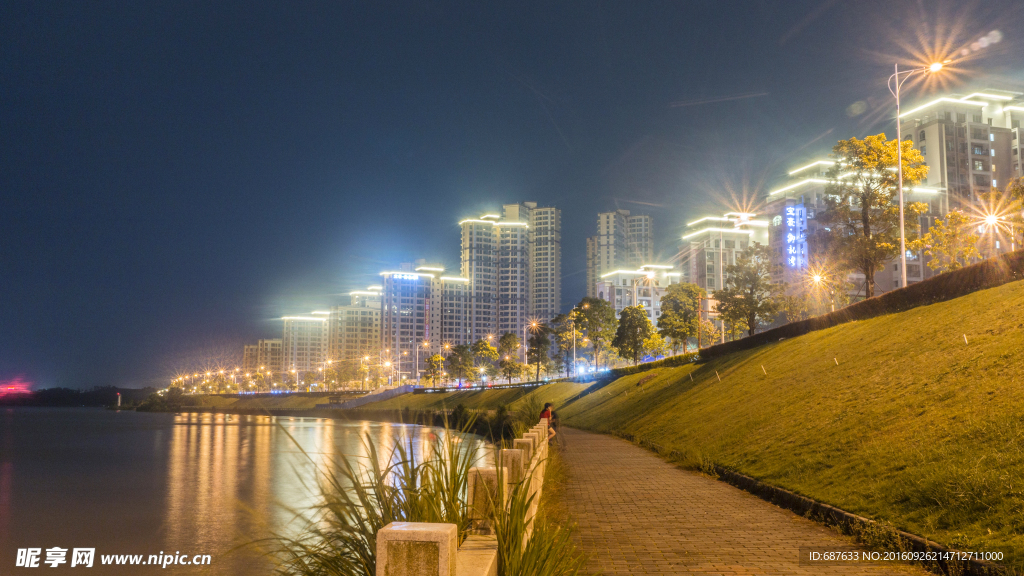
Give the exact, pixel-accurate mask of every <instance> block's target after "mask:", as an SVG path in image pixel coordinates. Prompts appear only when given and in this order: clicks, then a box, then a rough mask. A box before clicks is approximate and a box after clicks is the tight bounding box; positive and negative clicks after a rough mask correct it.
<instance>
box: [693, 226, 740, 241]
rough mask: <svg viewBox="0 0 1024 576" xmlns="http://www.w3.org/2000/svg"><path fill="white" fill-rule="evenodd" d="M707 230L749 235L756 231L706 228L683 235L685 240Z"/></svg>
mask: <svg viewBox="0 0 1024 576" xmlns="http://www.w3.org/2000/svg"><path fill="white" fill-rule="evenodd" d="M705 232H729V233H734V234H747V235H750V234H753V233H754V231H753V230H742V229H740V228H704V229H703V230H697V231H696V232H691V233H689V234H686V235H685V236H683V240H686V239H687V238H692V237H694V236H696V235H698V234H703V233H705Z"/></svg>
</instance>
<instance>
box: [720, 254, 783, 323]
mask: <svg viewBox="0 0 1024 576" xmlns="http://www.w3.org/2000/svg"><path fill="white" fill-rule="evenodd" d="M774 256H775V252H774V251H773V250H772V249H771V248H769V247H767V246H762V245H760V244H751V245H750V246H748V247H747V249H746V250H743V251H742V252H737V253H736V263H735V264H731V265H729V266H726V267H725V288H724V289H722V290H719V291H717V292H715V299H716V300H718V307H717V310H718V315H719V316H720V317H721V318H722V319H723V320H724V321H726V322H729V323H732V324H742V325H743V326H745V327H746V329H747V333H748V334H749V335H751V336H753V335H754V330H756V329H757V327H758V326H759V325H760V324H769V323H771V322H773V321H774V320H775V317H776V315H778V312H779V306H780V302H779V296H780V295H781V294H782V293H783V291H784V290H785V286H784V285H782V284H776V283H774V282H772V273H774V272H775V271H776V269H777V268H778V266H777V265H776V264H774V262H773V260H774Z"/></svg>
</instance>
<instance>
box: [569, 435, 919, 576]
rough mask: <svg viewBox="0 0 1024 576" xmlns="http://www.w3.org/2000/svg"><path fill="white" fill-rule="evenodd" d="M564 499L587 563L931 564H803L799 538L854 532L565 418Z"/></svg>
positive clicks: (597, 566) (708, 570)
mask: <svg viewBox="0 0 1024 576" xmlns="http://www.w3.org/2000/svg"><path fill="white" fill-rule="evenodd" d="M559 434H560V435H561V436H562V438H561V445H562V455H563V460H564V463H565V468H566V474H567V476H568V478H567V483H566V487H565V500H566V502H565V503H566V505H567V506H568V508H569V511H570V514H571V515H572V518H573V520H575V521H576V522H577V523H578V524H579V530H578V532H577V533H576V536H575V538H576V543H577V545H579V546H580V547H581V548H582V549H583V551H584V552H585V553H586V554H587V555H588V556H589V557H590V560H589V563H588V565H587V570H588V572H589V573H597V572H601V573H602V574H605V575H613V574H736V575H740V574H773V575H775V574H793V575H804V574H806V575H808V576H810V575H814V576H825V575H861V574H863V575H876V574H915V575H924V574H928V573H927V572H925V571H924V570H923V569H920V568H917V567H912V566H907V565H902V564H888V565H880V564H860V565H844V566H806V565H800V564H799V549H800V547H802V546H814V547H818V548H826V547H828V548H833V549H834V548H836V547H839V546H851V545H853V542H852V540H850V539H849V538H845V537H843V536H841V535H839V534H837V533H836V532H835V531H833V530H830V529H828V528H825V527H824V526H821V525H820V524H817V523H815V522H812V521H810V520H807V519H806V518H801V517H800V516H797V515H796V514H794V513H792V512H790V511H788V510H784V509H782V508H779V507H777V506H774V505H772V504H769V503H768V502H765V501H764V500H761V499H760V498H757V497H756V496H753V495H751V494H748V493H746V492H744V491H742V490H740V489H738V488H735V487H733V486H730V485H729V484H726V483H724V482H719V481H717V480H713V479H711V478H708V477H706V476H702V475H700V474H697V473H693V472H688V471H685V470H682V469H680V468H677V467H675V466H673V465H671V464H669V463H667V462H665V461H664V460H662V459H661V458H659V457H658V456H656V455H654V454H652V453H650V452H648V451H646V450H644V449H642V448H640V447H638V446H635V445H633V444H631V443H629V442H626V441H625V440H621V439H618V438H615V437H612V436H607V435H603V434H593V433H590V432H584V431H581V430H574V429H571V428H565V427H563V428H562V429H561V430H560V431H559Z"/></svg>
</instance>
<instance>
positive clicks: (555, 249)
mask: <svg viewBox="0 0 1024 576" xmlns="http://www.w3.org/2000/svg"><path fill="white" fill-rule="evenodd" d="M459 225H460V226H461V228H462V238H461V251H460V252H461V260H462V277H463V278H465V279H467V280H468V282H469V286H468V288H469V303H468V305H467V312H468V318H469V320H468V324H469V325H468V326H467V331H468V332H467V333H468V334H469V335H470V338H471V339H472V340H473V341H476V340H479V339H487V338H488V337H491V338H492V339H493V338H496V337H498V336H500V335H501V334H503V333H505V332H512V333H517V334H518V333H522V329H523V326H526V325H527V324H528V323H529V322H531V321H533V320H537V321H540V322H547V321H548V320H550V319H551V318H553V317H554V316H555V315H556V314H558V310H559V307H560V305H561V293H562V286H561V282H562V280H561V276H562V221H561V211H560V210H559V209H557V208H551V207H538V206H537V204H536V203H535V202H523V203H521V204H506V205H504V206H503V208H502V214H501V215H498V214H485V215H483V216H481V217H479V218H471V219H467V220H463V221H462V222H460V223H459Z"/></svg>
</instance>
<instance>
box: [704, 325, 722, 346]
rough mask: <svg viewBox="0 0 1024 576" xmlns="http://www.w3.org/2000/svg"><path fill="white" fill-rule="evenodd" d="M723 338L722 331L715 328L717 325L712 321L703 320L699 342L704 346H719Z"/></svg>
mask: <svg viewBox="0 0 1024 576" xmlns="http://www.w3.org/2000/svg"><path fill="white" fill-rule="evenodd" d="M721 338H722V331H721V330H719V329H718V326H715V323H714V322H712V321H711V320H707V319H701V321H700V337H699V338H698V340H699V342H700V343H701V344H702V345H703V346H711V345H713V344H717V343H718V341H719V340H720V339H721Z"/></svg>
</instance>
